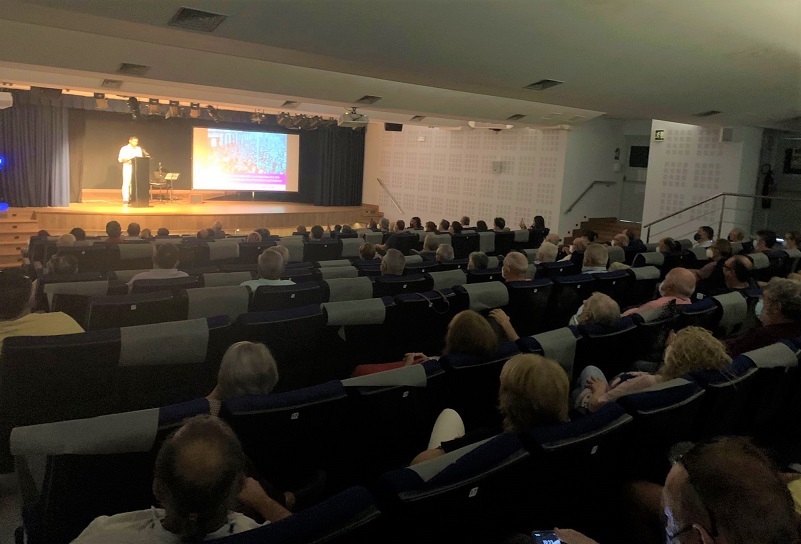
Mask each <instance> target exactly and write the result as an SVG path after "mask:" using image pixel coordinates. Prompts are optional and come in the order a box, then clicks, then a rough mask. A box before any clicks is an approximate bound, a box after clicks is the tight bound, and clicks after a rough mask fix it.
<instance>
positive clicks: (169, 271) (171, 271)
mask: <svg viewBox="0 0 801 544" xmlns="http://www.w3.org/2000/svg"><path fill="white" fill-rule="evenodd" d="M188 275H189V274H187V273H186V272H183V271H181V270H178V269H176V268H154V269H153V270H147V271H145V272H139V273H138V274H136V275H135V276H134V277H132V278H131V279H130V281H129V282H128V290H129V291H130V290H131V288H132V287H133V284H134V282H135V281H136V280H166V279H169V278H185V277H186V276H188Z"/></svg>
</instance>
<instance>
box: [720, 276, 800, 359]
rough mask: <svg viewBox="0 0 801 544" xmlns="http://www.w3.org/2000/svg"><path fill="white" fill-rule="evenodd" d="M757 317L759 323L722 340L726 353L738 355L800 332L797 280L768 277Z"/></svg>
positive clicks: (798, 284) (798, 286)
mask: <svg viewBox="0 0 801 544" xmlns="http://www.w3.org/2000/svg"><path fill="white" fill-rule="evenodd" d="M757 317H759V320H760V321H761V322H762V326H761V327H757V328H755V329H752V330H750V331H748V332H746V333H745V334H742V335H740V336H738V337H736V338H732V339H729V340H727V341H726V345H727V346H728V349H729V353H730V354H732V355H740V354H741V353H745V352H746V351H751V350H755V349H759V348H761V347H765V346H769V345H770V344H774V343H776V342H778V341H780V340H784V339H786V338H795V337H797V336H801V283H799V282H797V281H793V280H790V279H784V278H773V279H772V280H770V281H769V282H768V284H767V285H766V286H765V289H764V290H763V291H762V305H761V310H760V308H759V307H758V308H757Z"/></svg>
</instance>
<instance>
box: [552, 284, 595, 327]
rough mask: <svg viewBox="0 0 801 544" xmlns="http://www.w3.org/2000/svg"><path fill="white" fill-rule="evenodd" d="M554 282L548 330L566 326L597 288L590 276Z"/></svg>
mask: <svg viewBox="0 0 801 544" xmlns="http://www.w3.org/2000/svg"><path fill="white" fill-rule="evenodd" d="M553 282H554V285H553V288H552V289H551V298H550V301H549V303H548V309H547V314H548V322H547V324H546V329H547V330H553V329H557V328H559V327H564V326H566V325H567V324H568V323H569V321H570V318H571V317H573V315H575V313H576V312H577V311H578V309H579V308H580V307H581V305H582V304H583V303H584V300H586V299H587V298H588V297H589V296H590V295H591V294H592V292H593V289H594V288H595V278H594V277H593V276H592V275H590V274H577V275H575V276H560V277H557V278H554V279H553Z"/></svg>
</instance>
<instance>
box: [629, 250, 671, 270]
mask: <svg viewBox="0 0 801 544" xmlns="http://www.w3.org/2000/svg"><path fill="white" fill-rule="evenodd" d="M664 264H665V254H664V253H660V252H659V251H652V252H648V253H638V254H637V255H635V256H634V260H633V261H632V262H631V266H632V268H640V267H643V266H655V267H657V268H661V267H662V266H663V265H664Z"/></svg>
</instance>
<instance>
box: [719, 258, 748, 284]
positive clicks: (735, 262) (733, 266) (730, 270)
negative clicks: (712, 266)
mask: <svg viewBox="0 0 801 544" xmlns="http://www.w3.org/2000/svg"><path fill="white" fill-rule="evenodd" d="M753 268H754V264H753V263H752V262H751V259H749V258H748V257H746V256H744V255H735V256H734V257H729V258H728V259H726V261H725V263H724V265H723V281H724V283H725V285H726V289H727V290H729V291H742V290H744V289H750V288H751V287H753V280H752V279H751V270H752V269H753Z"/></svg>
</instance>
